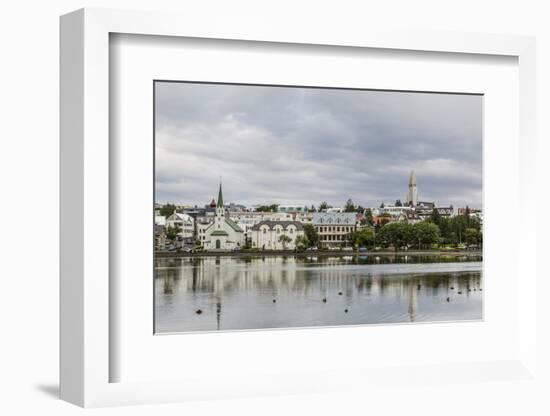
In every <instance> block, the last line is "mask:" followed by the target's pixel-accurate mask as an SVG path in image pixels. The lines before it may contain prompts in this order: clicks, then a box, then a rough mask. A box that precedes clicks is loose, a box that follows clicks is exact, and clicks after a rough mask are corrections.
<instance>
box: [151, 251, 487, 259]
mask: <svg viewBox="0 0 550 416" xmlns="http://www.w3.org/2000/svg"><path fill="white" fill-rule="evenodd" d="M444 255H447V256H457V257H458V256H482V255H483V252H482V251H481V250H471V251H466V250H403V251H392V250H383V251H358V250H355V251H340V250H318V251H301V252H294V251H290V250H286V251H284V250H273V251H271V250H270V251H250V252H247V251H217V252H216V251H203V252H198V253H182V252H174V251H156V252H155V253H154V256H155V257H158V258H180V257H274V256H293V257H344V256H444Z"/></svg>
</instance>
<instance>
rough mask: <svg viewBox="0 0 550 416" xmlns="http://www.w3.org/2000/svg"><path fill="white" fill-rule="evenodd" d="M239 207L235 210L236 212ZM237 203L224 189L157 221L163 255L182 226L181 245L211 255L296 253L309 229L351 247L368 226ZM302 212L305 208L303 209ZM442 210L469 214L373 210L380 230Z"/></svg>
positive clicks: (358, 217)
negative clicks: (173, 231)
mask: <svg viewBox="0 0 550 416" xmlns="http://www.w3.org/2000/svg"><path fill="white" fill-rule="evenodd" d="M232 206H233V208H232ZM235 206H237V205H235V204H231V205H229V206H228V205H224V200H223V192H222V185H221V184H220V187H219V192H218V199H217V201H216V200H214V199H212V201H211V203H210V204H209V205H208V206H205V207H204V208H198V207H187V208H183V212H177V211H174V212H173V213H172V214H171V215H169V216H168V217H163V216H160V215H158V216H156V217H155V244H156V248H157V249H158V250H163V249H165V248H166V247H167V245H171V244H173V243H172V242H171V241H169V240H168V239H167V238H166V231H167V230H170V229H174V227H176V228H177V229H178V230H179V233H178V236H177V241H176V244H177V245H179V246H181V247H183V246H186V245H188V246H195V245H197V244H198V245H200V246H201V247H202V248H203V249H204V250H206V251H231V250H239V249H242V248H244V247H250V248H256V249H260V250H294V249H295V248H296V246H297V240H298V238H299V237H300V236H304V235H305V229H304V227H305V226H306V225H308V224H310V225H311V226H313V228H314V229H315V231H316V232H317V234H318V236H319V247H320V248H332V247H342V246H346V245H349V244H350V242H351V236H352V235H353V233H354V232H356V231H357V230H359V229H361V228H362V227H366V226H368V225H367V224H366V221H365V219H366V217H365V214H364V213H361V212H343V209H341V208H333V209H327V210H326V211H324V212H311V211H308V210H307V209H305V207H303V206H302V205H295V206H294V205H293V206H291V205H285V206H283V208H284V209H280V210H277V212H259V211H249V210H243V209H240V207H241V206H238V208H237V209H234V208H235ZM297 208H300V209H297ZM434 209H436V210H437V211H438V213H439V215H440V216H441V217H452V216H454V215H457V214H463V213H464V211H463V210H462V209H459V210H458V211H456V210H455V209H454V208H453V207H452V206H450V207H435V206H434V204H433V203H430V202H417V205H411V204H409V205H406V206H400V205H399V206H398V205H391V204H388V205H382V206H381V207H380V208H371V209H370V210H371V213H372V214H373V223H374V225H377V224H379V225H383V224H385V223H388V222H394V221H407V222H409V223H416V222H420V221H423V220H425V219H426V218H428V217H429V216H430V215H431V214H432V212H433V210H434ZM469 213H470V215H472V216H477V217H478V219H482V212H481V211H480V210H470V211H469Z"/></svg>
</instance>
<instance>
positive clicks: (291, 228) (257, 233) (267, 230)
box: [251, 221, 304, 250]
mask: <svg viewBox="0 0 550 416" xmlns="http://www.w3.org/2000/svg"><path fill="white" fill-rule="evenodd" d="M303 235H304V226H303V224H302V223H301V222H299V221H261V222H259V223H258V224H256V225H254V226H253V227H252V230H251V242H252V247H253V248H259V249H260V250H294V249H295V248H296V238H297V237H298V236H303Z"/></svg>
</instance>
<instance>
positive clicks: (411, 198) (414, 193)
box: [407, 170, 418, 207]
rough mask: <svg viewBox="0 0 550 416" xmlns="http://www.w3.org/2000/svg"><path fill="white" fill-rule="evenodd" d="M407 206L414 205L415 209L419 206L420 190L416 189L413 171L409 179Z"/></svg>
mask: <svg viewBox="0 0 550 416" xmlns="http://www.w3.org/2000/svg"><path fill="white" fill-rule="evenodd" d="M407 204H409V205H412V206H413V207H415V206H417V205H418V189H417V188H416V175H415V174H414V170H411V176H410V177H409V193H408V194H407Z"/></svg>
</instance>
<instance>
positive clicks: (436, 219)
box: [430, 207, 441, 226]
mask: <svg viewBox="0 0 550 416" xmlns="http://www.w3.org/2000/svg"><path fill="white" fill-rule="evenodd" d="M430 221H431V222H433V223H434V224H435V225H437V226H439V224H441V215H440V214H439V210H438V209H437V208H436V207H433V209H432V213H431V214H430Z"/></svg>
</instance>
